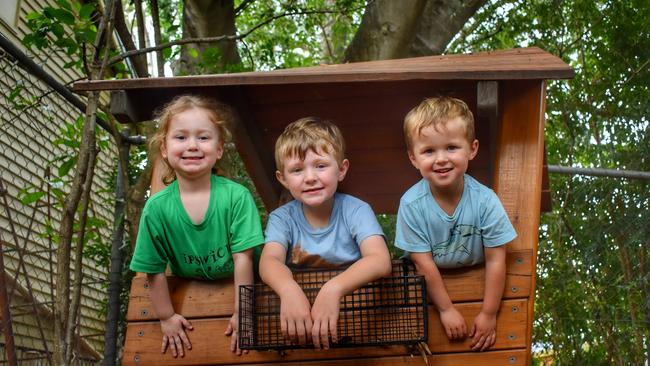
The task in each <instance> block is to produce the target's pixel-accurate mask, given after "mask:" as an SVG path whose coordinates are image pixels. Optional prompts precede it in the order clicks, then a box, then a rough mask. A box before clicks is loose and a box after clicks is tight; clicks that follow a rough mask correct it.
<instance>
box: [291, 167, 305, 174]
mask: <svg viewBox="0 0 650 366" xmlns="http://www.w3.org/2000/svg"><path fill="white" fill-rule="evenodd" d="M301 171H302V169H301V168H291V169H289V173H292V174H295V173H300V172H301Z"/></svg>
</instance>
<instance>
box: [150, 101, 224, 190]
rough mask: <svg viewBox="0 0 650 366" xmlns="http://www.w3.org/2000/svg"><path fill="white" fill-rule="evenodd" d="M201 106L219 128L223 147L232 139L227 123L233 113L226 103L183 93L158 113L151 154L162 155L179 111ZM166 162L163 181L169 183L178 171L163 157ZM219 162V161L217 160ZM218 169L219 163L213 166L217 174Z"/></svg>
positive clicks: (154, 155) (220, 143) (220, 142)
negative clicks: (163, 146) (162, 148)
mask: <svg viewBox="0 0 650 366" xmlns="http://www.w3.org/2000/svg"><path fill="white" fill-rule="evenodd" d="M194 108H200V109H203V110H204V111H206V112H207V114H208V118H209V119H210V121H211V122H212V123H213V124H214V126H215V127H216V128H217V131H218V132H219V141H218V143H219V145H221V147H222V148H223V145H224V143H225V142H226V141H227V140H229V139H230V132H229V131H228V128H227V125H228V124H230V123H232V119H233V114H232V111H231V109H230V107H228V106H226V105H225V104H222V103H219V102H217V101H215V100H214V99H210V98H206V97H202V96H197V95H181V96H178V97H176V98H174V99H173V100H172V101H171V102H169V103H167V104H166V105H165V106H164V107H163V109H162V110H161V111H159V112H157V113H156V117H155V119H157V120H158V130H156V132H155V133H154V134H153V136H152V137H151V140H150V141H149V154H150V156H152V157H157V156H159V155H160V147H161V146H162V144H164V143H165V139H166V137H167V133H168V132H169V125H170V124H171V121H172V119H173V118H174V116H176V115H177V114H179V113H183V112H185V111H187V110H190V109H194ZM162 160H163V162H164V163H165V173H164V175H163V183H165V184H169V183H171V182H173V181H174V179H176V172H174V170H173V169H172V167H171V165H169V161H167V159H164V158H163V159H162ZM217 163H218V161H217ZM217 170H218V167H217V164H215V166H214V167H213V168H212V171H213V172H214V173H215V174H216V173H217Z"/></svg>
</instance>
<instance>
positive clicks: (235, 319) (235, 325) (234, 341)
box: [223, 313, 248, 356]
mask: <svg viewBox="0 0 650 366" xmlns="http://www.w3.org/2000/svg"><path fill="white" fill-rule="evenodd" d="M238 333H239V314H237V313H234V314H232V317H230V321H229V322H228V327H227V328H226V331H225V332H224V333H223V334H225V335H227V336H229V337H230V351H231V352H233V353H236V354H237V356H241V354H242V350H241V348H239V334H238ZM243 353H245V354H247V353H248V350H245V351H244V352H243Z"/></svg>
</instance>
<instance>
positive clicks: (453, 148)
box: [447, 145, 458, 151]
mask: <svg viewBox="0 0 650 366" xmlns="http://www.w3.org/2000/svg"><path fill="white" fill-rule="evenodd" d="M447 150H449V151H456V150H458V146H455V145H451V146H448V147H447Z"/></svg>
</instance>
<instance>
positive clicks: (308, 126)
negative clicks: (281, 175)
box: [275, 117, 345, 172]
mask: <svg viewBox="0 0 650 366" xmlns="http://www.w3.org/2000/svg"><path fill="white" fill-rule="evenodd" d="M309 150H311V151H313V152H315V153H319V152H321V151H322V152H324V153H327V154H330V155H332V156H333V157H334V159H336V161H337V163H338V164H339V165H341V164H342V163H343V159H345V140H344V139H343V134H342V133H341V130H340V129H339V128H338V127H337V126H336V125H335V124H333V123H332V122H330V121H327V120H322V119H320V118H318V117H305V118H301V119H299V120H297V121H295V122H292V123H291V124H289V125H288V126H287V127H286V128H285V129H284V131H283V132H282V134H281V135H280V137H278V140H277V141H276V142H275V165H276V167H277V168H278V171H280V172H283V170H284V160H285V159H287V158H289V157H292V156H298V157H299V158H300V159H301V160H304V159H305V156H306V155H307V152H308V151H309Z"/></svg>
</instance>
